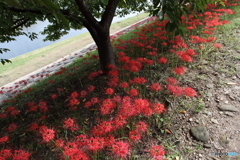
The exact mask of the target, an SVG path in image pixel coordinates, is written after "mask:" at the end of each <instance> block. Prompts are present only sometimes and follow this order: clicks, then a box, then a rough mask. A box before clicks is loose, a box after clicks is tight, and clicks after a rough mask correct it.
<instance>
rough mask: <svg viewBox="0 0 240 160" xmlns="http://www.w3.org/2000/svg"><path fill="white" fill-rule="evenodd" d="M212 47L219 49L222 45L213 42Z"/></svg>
mask: <svg viewBox="0 0 240 160" xmlns="http://www.w3.org/2000/svg"><path fill="white" fill-rule="evenodd" d="M213 47H215V48H218V49H220V48H222V47H223V46H222V44H220V43H214V44H213Z"/></svg>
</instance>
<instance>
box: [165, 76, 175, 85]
mask: <svg viewBox="0 0 240 160" xmlns="http://www.w3.org/2000/svg"><path fill="white" fill-rule="evenodd" d="M167 83H168V84H170V85H175V84H177V83H178V81H177V80H176V79H175V78H173V77H169V78H168V79H167Z"/></svg>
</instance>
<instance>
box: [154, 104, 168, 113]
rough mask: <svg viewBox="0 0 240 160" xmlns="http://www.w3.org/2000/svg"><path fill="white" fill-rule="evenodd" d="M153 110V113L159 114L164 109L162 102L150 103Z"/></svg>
mask: <svg viewBox="0 0 240 160" xmlns="http://www.w3.org/2000/svg"><path fill="white" fill-rule="evenodd" d="M152 108H153V111H154V113H155V114H160V113H163V112H164V111H165V107H164V105H163V104H161V103H154V104H153V105H152Z"/></svg>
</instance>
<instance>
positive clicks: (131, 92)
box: [0, 1, 234, 160]
mask: <svg viewBox="0 0 240 160" xmlns="http://www.w3.org/2000/svg"><path fill="white" fill-rule="evenodd" d="M224 3H225V4H226V5H232V4H230V3H228V2H227V1H224ZM208 8H209V10H208V11H206V12H204V13H200V14H198V13H196V14H198V16H199V17H201V19H202V20H201V19H198V18H196V16H193V14H189V15H188V17H185V16H182V17H181V20H182V22H183V23H185V24H186V26H187V33H188V34H189V39H188V40H186V39H184V38H182V37H181V36H172V35H171V36H172V37H173V38H172V39H169V36H168V34H167V32H166V31H165V29H164V26H165V25H166V24H167V23H168V21H163V22H159V21H153V22H151V23H149V24H147V25H146V26H143V27H142V28H141V29H139V31H138V32H136V33H135V35H137V36H134V37H132V38H131V39H129V40H120V39H119V40H118V42H120V43H118V44H115V47H116V49H118V50H119V51H118V53H117V60H118V62H117V63H118V64H119V66H118V68H116V67H115V66H113V65H110V66H109V69H111V71H110V72H109V75H108V78H107V83H106V86H104V87H101V88H104V90H99V86H97V85H96V86H94V85H90V86H83V87H78V88H81V89H79V90H78V89H75V88H74V90H73V89H72V90H70V89H69V88H64V86H61V88H56V92H52V93H51V94H50V95H47V97H48V99H47V100H45V99H39V100H37V101H36V102H28V103H27V104H26V107H25V109H26V110H24V109H22V108H17V107H16V106H14V107H13V106H10V107H7V108H6V109H5V110H4V112H3V113H2V112H1V114H0V119H1V120H5V119H8V118H13V119H14V118H15V119H17V118H19V119H21V118H20V115H22V114H25V115H27V116H28V115H29V117H30V116H31V115H32V114H38V115H39V116H37V119H36V120H35V121H32V122H30V123H29V124H27V127H25V128H24V127H23V129H22V128H21V127H22V126H20V123H14V122H13V121H12V120H11V121H9V122H10V124H9V123H8V124H6V126H5V127H4V129H3V130H4V131H6V133H4V135H6V136H4V135H2V136H1V137H0V144H1V145H2V144H3V145H7V144H8V143H10V142H11V139H12V137H11V135H12V134H14V133H15V132H16V133H17V132H18V131H19V132H20V130H21V129H22V130H24V129H26V132H31V133H37V134H36V135H38V136H39V135H40V136H41V139H42V142H44V143H43V144H47V145H49V146H51V147H53V150H56V151H57V152H58V153H60V152H61V153H62V154H61V155H60V157H59V158H60V159H70V160H79V159H81V160H90V159H92V157H93V156H92V154H94V155H98V154H97V153H98V152H101V151H103V152H105V151H107V152H108V155H110V156H112V158H113V159H117V158H121V159H128V158H129V155H130V154H131V150H132V149H133V148H132V147H134V145H135V144H136V143H142V142H141V139H142V138H143V137H144V136H145V135H146V132H147V130H148V128H150V127H151V126H149V125H148V124H147V123H146V122H145V121H143V120H146V119H148V118H149V117H151V116H152V115H159V114H163V113H164V112H165V111H166V106H164V104H162V103H161V102H159V100H158V99H157V100H156V97H154V98H155V99H154V98H152V97H151V98H149V97H150V96H151V95H157V93H159V94H161V93H162V92H164V93H169V94H171V95H173V96H187V97H196V96H198V93H197V92H196V90H194V89H193V88H191V87H186V86H185V87H182V86H181V83H180V82H178V80H177V78H178V77H179V76H181V75H184V74H185V73H186V71H187V67H186V66H184V65H183V64H188V63H190V62H191V63H192V62H194V61H196V60H195V58H196V57H197V56H196V55H197V54H198V51H197V50H194V49H193V48H191V46H190V45H188V44H189V43H192V44H191V45H193V46H197V47H198V46H200V49H204V47H205V44H211V45H210V46H212V47H215V48H217V49H220V48H221V47H223V46H222V45H221V44H219V43H216V40H217V39H216V38H215V37H213V36H212V34H213V32H214V30H216V29H217V27H216V26H219V25H224V24H227V23H229V22H228V21H225V20H221V18H219V16H221V15H224V14H234V12H233V11H232V10H231V9H216V6H215V5H209V6H208ZM153 19H154V18H153ZM187 19H188V21H187ZM199 26H200V27H201V28H202V29H203V30H201V32H200V33H203V34H201V36H198V35H193V34H192V30H193V29H195V28H197V27H199ZM150 33H151V34H152V37H151V39H149V38H148V36H147V35H148V34H150ZM169 34H171V33H169ZM171 36H170V37H171ZM159 46H160V47H159ZM161 49H162V50H163V51H164V52H167V53H168V54H163V53H161V52H160V50H161ZM130 55H132V56H130ZM168 55H169V56H168ZM89 57H90V58H86V60H89V59H92V60H94V59H98V56H95V55H93V56H89ZM172 57H173V58H174V59H177V60H178V59H179V60H180V61H179V62H180V64H176V65H175V64H174V65H172V66H171V65H170V63H171V58H172ZM87 63H88V61H86V63H84V64H86V65H87ZM156 66H161V67H165V66H167V67H166V68H168V71H169V73H170V74H172V75H171V76H172V77H165V76H164V75H163V77H164V78H163V79H165V80H163V82H160V79H162V77H161V78H159V79H154V80H152V79H150V78H149V77H144V76H143V75H144V74H142V73H144V72H148V70H147V69H154V67H156ZM173 66H174V67H173ZM72 69H74V70H77V69H78V68H77V67H74V68H72ZM188 71H191V70H190V67H189V69H188ZM67 74H68V72H67V69H66V68H61V69H60V71H58V72H56V73H55V75H67ZM101 74H102V71H95V72H92V73H89V74H88V75H87V79H89V80H95V78H98V76H99V75H101ZM39 76H40V77H41V75H39ZM157 76H158V75H157ZM36 77H38V76H33V77H32V78H36ZM159 77H160V76H159ZM176 77H177V78H176ZM27 83H28V82H27V81H22V82H19V83H18V84H17V85H18V86H19V85H21V84H25V85H26V84H27ZM48 83H54V84H56V82H55V80H49V82H48ZM17 85H16V87H15V88H18V86H17ZM59 87H60V86H59ZM12 89H13V88H9V92H11V90H12ZM31 90H32V89H31V88H29V89H27V90H26V92H30V91H31ZM119 91H120V92H119ZM54 93H56V94H54ZM0 94H3V92H2V91H0ZM64 96H65V97H64ZM62 97H63V99H64V98H65V99H64V100H63V103H62V104H63V106H67V107H62V108H64V109H65V110H64V111H66V112H67V111H68V110H67V109H69V111H70V112H71V113H72V112H74V113H75V112H76V113H79V112H78V111H79V110H84V111H85V110H89V111H93V112H97V113H98V117H93V118H96V119H95V120H94V123H92V124H91V125H89V126H91V128H88V130H85V131H83V128H84V127H82V124H85V121H84V122H83V123H82V124H81V127H79V126H80V124H78V123H77V122H78V121H77V120H79V119H77V118H76V117H72V116H71V118H68V117H67V116H64V117H65V118H64V117H62V118H61V120H60V125H56V128H55V126H54V129H50V128H48V127H47V126H48V125H46V123H49V122H48V120H52V119H50V118H49V117H51V115H49V112H50V111H51V110H52V108H54V107H55V106H54V102H55V101H56V100H59V99H61V98H62ZM106 97H107V98H106ZM153 99H154V101H153ZM54 109H55V108H54ZM56 110H57V109H56ZM64 113H65V112H64ZM78 116H79V117H80V118H81V115H78ZM91 118H92V117H91ZM136 119H137V120H136ZM133 120H134V121H133ZM129 124H131V125H129ZM86 125H87V120H86ZM129 126H130V127H129ZM57 127H59V128H57ZM126 128H127V129H126ZM63 130H64V131H63ZM69 130H70V131H71V132H68V131H69ZM119 131H121V132H124V133H122V134H123V136H125V138H126V140H125V139H124V140H123V139H122V137H120V136H122V135H120V134H118V132H119ZM63 132H64V133H66V135H64V136H65V137H63V136H62V135H61V134H62V133H63ZM72 132H73V133H72ZM83 132H84V133H85V132H86V133H85V134H79V133H83ZM24 134H25V133H24ZM9 137H10V138H9ZM66 137H67V138H66ZM148 152H149V153H150V155H151V158H153V159H159V160H161V159H163V157H164V155H165V154H166V153H165V151H164V149H163V147H162V146H159V145H154V146H152V147H151V148H150V149H149V150H148ZM29 158H30V153H28V152H26V151H24V150H9V149H2V150H0V159H29ZM151 158H149V159H151Z"/></svg>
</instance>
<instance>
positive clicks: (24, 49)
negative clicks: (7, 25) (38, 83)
mask: <svg viewBox="0 0 240 160" xmlns="http://www.w3.org/2000/svg"><path fill="white" fill-rule="evenodd" d="M135 15H137V14H136V13H133V14H129V15H126V16H125V17H114V19H113V23H114V22H118V21H120V20H124V19H126V18H129V17H133V16H135ZM48 24H49V22H41V21H39V22H38V23H37V24H36V25H33V26H31V27H29V28H24V31H26V32H35V33H37V34H38V39H34V40H33V41H31V40H30V39H29V38H28V37H26V36H18V37H16V41H11V42H8V43H0V48H8V49H10V51H8V52H5V53H3V54H1V55H0V59H1V58H2V59H11V58H14V57H17V56H20V55H22V54H25V53H28V52H31V51H34V50H36V49H39V48H42V47H45V46H48V45H50V44H53V43H56V42H59V41H62V40H65V39H68V38H71V37H74V36H77V35H79V34H82V33H85V32H88V31H87V29H86V28H83V29H81V30H74V29H71V30H70V31H69V33H68V34H67V35H64V36H62V37H61V39H59V40H57V41H46V42H44V41H43V39H44V38H45V36H44V35H41V34H40V33H39V32H40V31H43V29H44V27H46V26H47V25H48Z"/></svg>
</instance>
